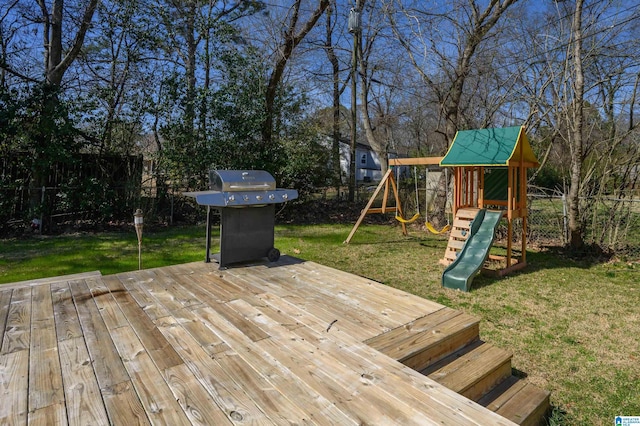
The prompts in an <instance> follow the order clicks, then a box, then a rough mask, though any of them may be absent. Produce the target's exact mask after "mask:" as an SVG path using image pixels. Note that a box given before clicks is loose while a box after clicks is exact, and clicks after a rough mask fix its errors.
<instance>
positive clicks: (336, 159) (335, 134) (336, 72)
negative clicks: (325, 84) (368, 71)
mask: <svg viewBox="0 0 640 426" xmlns="http://www.w3.org/2000/svg"><path fill="white" fill-rule="evenodd" d="M332 3H333V4H335V0H333V2H332ZM331 9H332V6H331V7H329V9H327V26H326V30H327V31H326V37H327V40H326V42H325V51H326V53H327V57H328V58H329V62H330V63H331V76H332V78H333V105H332V108H333V122H332V126H331V127H332V132H331V133H332V135H331V138H332V141H331V167H332V173H331V174H332V176H331V183H332V185H333V187H334V188H335V189H336V193H337V194H340V186H341V184H342V169H341V167H340V64H339V62H338V57H337V56H336V52H335V49H334V47H333V40H332V34H333V23H332V19H331V17H332V10H331Z"/></svg>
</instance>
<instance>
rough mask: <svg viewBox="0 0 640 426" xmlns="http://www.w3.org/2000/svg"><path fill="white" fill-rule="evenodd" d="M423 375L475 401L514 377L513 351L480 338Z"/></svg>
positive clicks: (428, 369) (425, 371)
mask: <svg viewBox="0 0 640 426" xmlns="http://www.w3.org/2000/svg"><path fill="white" fill-rule="evenodd" d="M422 374H425V375H427V376H429V378H431V379H433V380H435V381H436V382H438V383H440V384H442V385H444V386H446V387H448V388H449V389H451V390H453V391H455V392H457V393H459V394H461V395H463V396H465V397H467V398H469V399H472V400H474V401H477V400H479V399H480V398H481V397H482V396H483V395H485V394H486V393H488V392H489V391H490V390H492V389H493V388H494V387H496V386H497V385H498V384H499V383H501V382H502V381H504V380H505V379H507V378H508V377H509V376H511V353H509V352H507V351H505V350H503V349H500V348H497V347H495V346H493V345H490V344H488V343H484V342H482V341H477V342H475V343H472V344H471V345H469V346H467V347H465V348H463V349H462V350H460V351H458V352H456V353H455V354H452V355H450V356H448V357H446V358H444V359H442V360H440V361H439V362H437V363H435V364H434V365H432V366H431V367H428V368H427V369H425V370H423V371H422Z"/></svg>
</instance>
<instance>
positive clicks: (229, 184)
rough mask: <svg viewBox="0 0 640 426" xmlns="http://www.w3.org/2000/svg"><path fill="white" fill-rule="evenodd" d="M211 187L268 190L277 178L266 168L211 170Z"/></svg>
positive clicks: (232, 190)
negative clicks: (265, 169)
mask: <svg viewBox="0 0 640 426" xmlns="http://www.w3.org/2000/svg"><path fill="white" fill-rule="evenodd" d="M209 188H210V189H212V190H214V191H226V192H236V191H267V190H274V189H276V180H275V179H274V178H273V176H271V174H270V173H269V172H266V171H264V170H209Z"/></svg>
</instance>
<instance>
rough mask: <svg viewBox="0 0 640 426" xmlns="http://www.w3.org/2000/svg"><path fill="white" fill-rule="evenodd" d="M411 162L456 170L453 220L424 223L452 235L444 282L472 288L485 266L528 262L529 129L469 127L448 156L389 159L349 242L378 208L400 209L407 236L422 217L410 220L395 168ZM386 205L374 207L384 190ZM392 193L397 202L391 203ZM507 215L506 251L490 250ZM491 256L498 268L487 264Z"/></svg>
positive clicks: (503, 270)
mask: <svg viewBox="0 0 640 426" xmlns="http://www.w3.org/2000/svg"><path fill="white" fill-rule="evenodd" d="M408 165H413V166H417V165H427V166H428V165H439V166H440V167H443V168H452V169H453V178H454V190H453V202H452V214H453V217H454V219H453V224H452V225H451V226H450V227H449V226H448V225H447V226H446V227H445V228H443V229H441V230H437V229H435V228H434V227H433V226H431V224H430V223H429V221H428V220H425V226H426V227H427V229H428V230H429V231H431V232H432V233H446V232H449V240H448V244H447V248H446V250H445V253H444V256H443V258H442V259H441V260H440V263H442V264H443V265H445V266H446V268H445V270H444V272H443V274H442V285H443V286H445V287H447V288H453V289H459V290H462V291H469V289H470V287H471V282H472V281H473V278H474V277H475V275H476V274H477V273H478V272H479V271H480V270H482V271H484V272H488V273H491V274H493V275H497V276H504V275H506V274H509V273H511V272H513V271H517V270H520V269H522V268H524V267H525V266H526V265H527V261H526V248H527V169H528V168H532V167H537V166H538V161H537V159H536V157H535V154H534V153H533V150H532V149H531V145H530V143H529V139H528V137H527V134H526V132H525V129H524V128H523V127H520V126H516V127H505V128H493V129H479V130H465V131H459V132H457V134H456V136H455V138H454V140H453V142H452V144H451V146H450V147H449V150H448V152H447V153H446V155H445V156H444V157H423V158H401V159H391V160H389V166H390V167H389V170H387V172H386V173H385V175H384V177H383V178H382V180H381V181H380V183H379V185H378V187H377V188H376V190H375V191H374V192H373V194H372V196H371V198H370V199H369V201H368V203H367V205H366V207H365V208H364V209H363V210H362V212H361V214H360V217H359V218H358V221H357V222H356V224H355V225H354V227H353V229H352V230H351V233H350V234H349V236H348V237H347V239H346V240H345V243H349V242H350V241H351V239H352V238H353V236H354V234H355V232H356V230H357V229H358V227H359V226H360V224H361V223H362V221H363V220H364V217H365V216H366V215H368V214H373V213H395V215H396V219H397V220H398V221H399V222H400V224H401V226H402V233H403V234H404V235H407V228H406V224H407V223H410V222H413V221H415V220H416V219H417V216H416V215H414V216H413V217H412V218H411V219H405V216H404V214H403V211H402V205H401V202H400V197H399V195H398V185H397V182H396V179H395V177H394V173H393V167H396V166H408ZM381 191H382V192H383V197H382V206H381V207H373V204H374V202H375V200H376V199H377V197H378V195H379V194H380V192H381ZM390 192H391V193H392V194H393V198H394V201H395V204H394V205H391V206H389V205H388V201H389V195H390ZM502 219H505V220H506V227H507V235H506V245H507V246H506V255H504V256H496V255H491V254H490V253H489V252H490V250H491V246H492V245H493V241H494V239H495V233H496V230H497V229H498V225H499V224H500V223H501V221H502ZM518 224H519V225H520V226H519V229H520V231H521V233H522V235H521V247H520V257H519V258H518V257H516V256H515V255H514V250H513V247H512V246H513V240H514V229H516V226H517V225H518ZM487 260H489V261H491V263H492V264H493V265H498V267H497V268H494V269H489V268H487V267H484V266H485V264H486V262H487Z"/></svg>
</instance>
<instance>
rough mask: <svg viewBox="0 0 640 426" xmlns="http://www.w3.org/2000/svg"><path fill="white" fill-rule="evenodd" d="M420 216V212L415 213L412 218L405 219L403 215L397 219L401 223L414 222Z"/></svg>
mask: <svg viewBox="0 0 640 426" xmlns="http://www.w3.org/2000/svg"><path fill="white" fill-rule="evenodd" d="M419 217H420V213H416V214H414V215H413V217H412V218H411V219H405V218H403V217H401V216H396V220H397V221H398V222H400V223H413V222H415V221H416V220H417V219H418V218H419Z"/></svg>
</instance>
